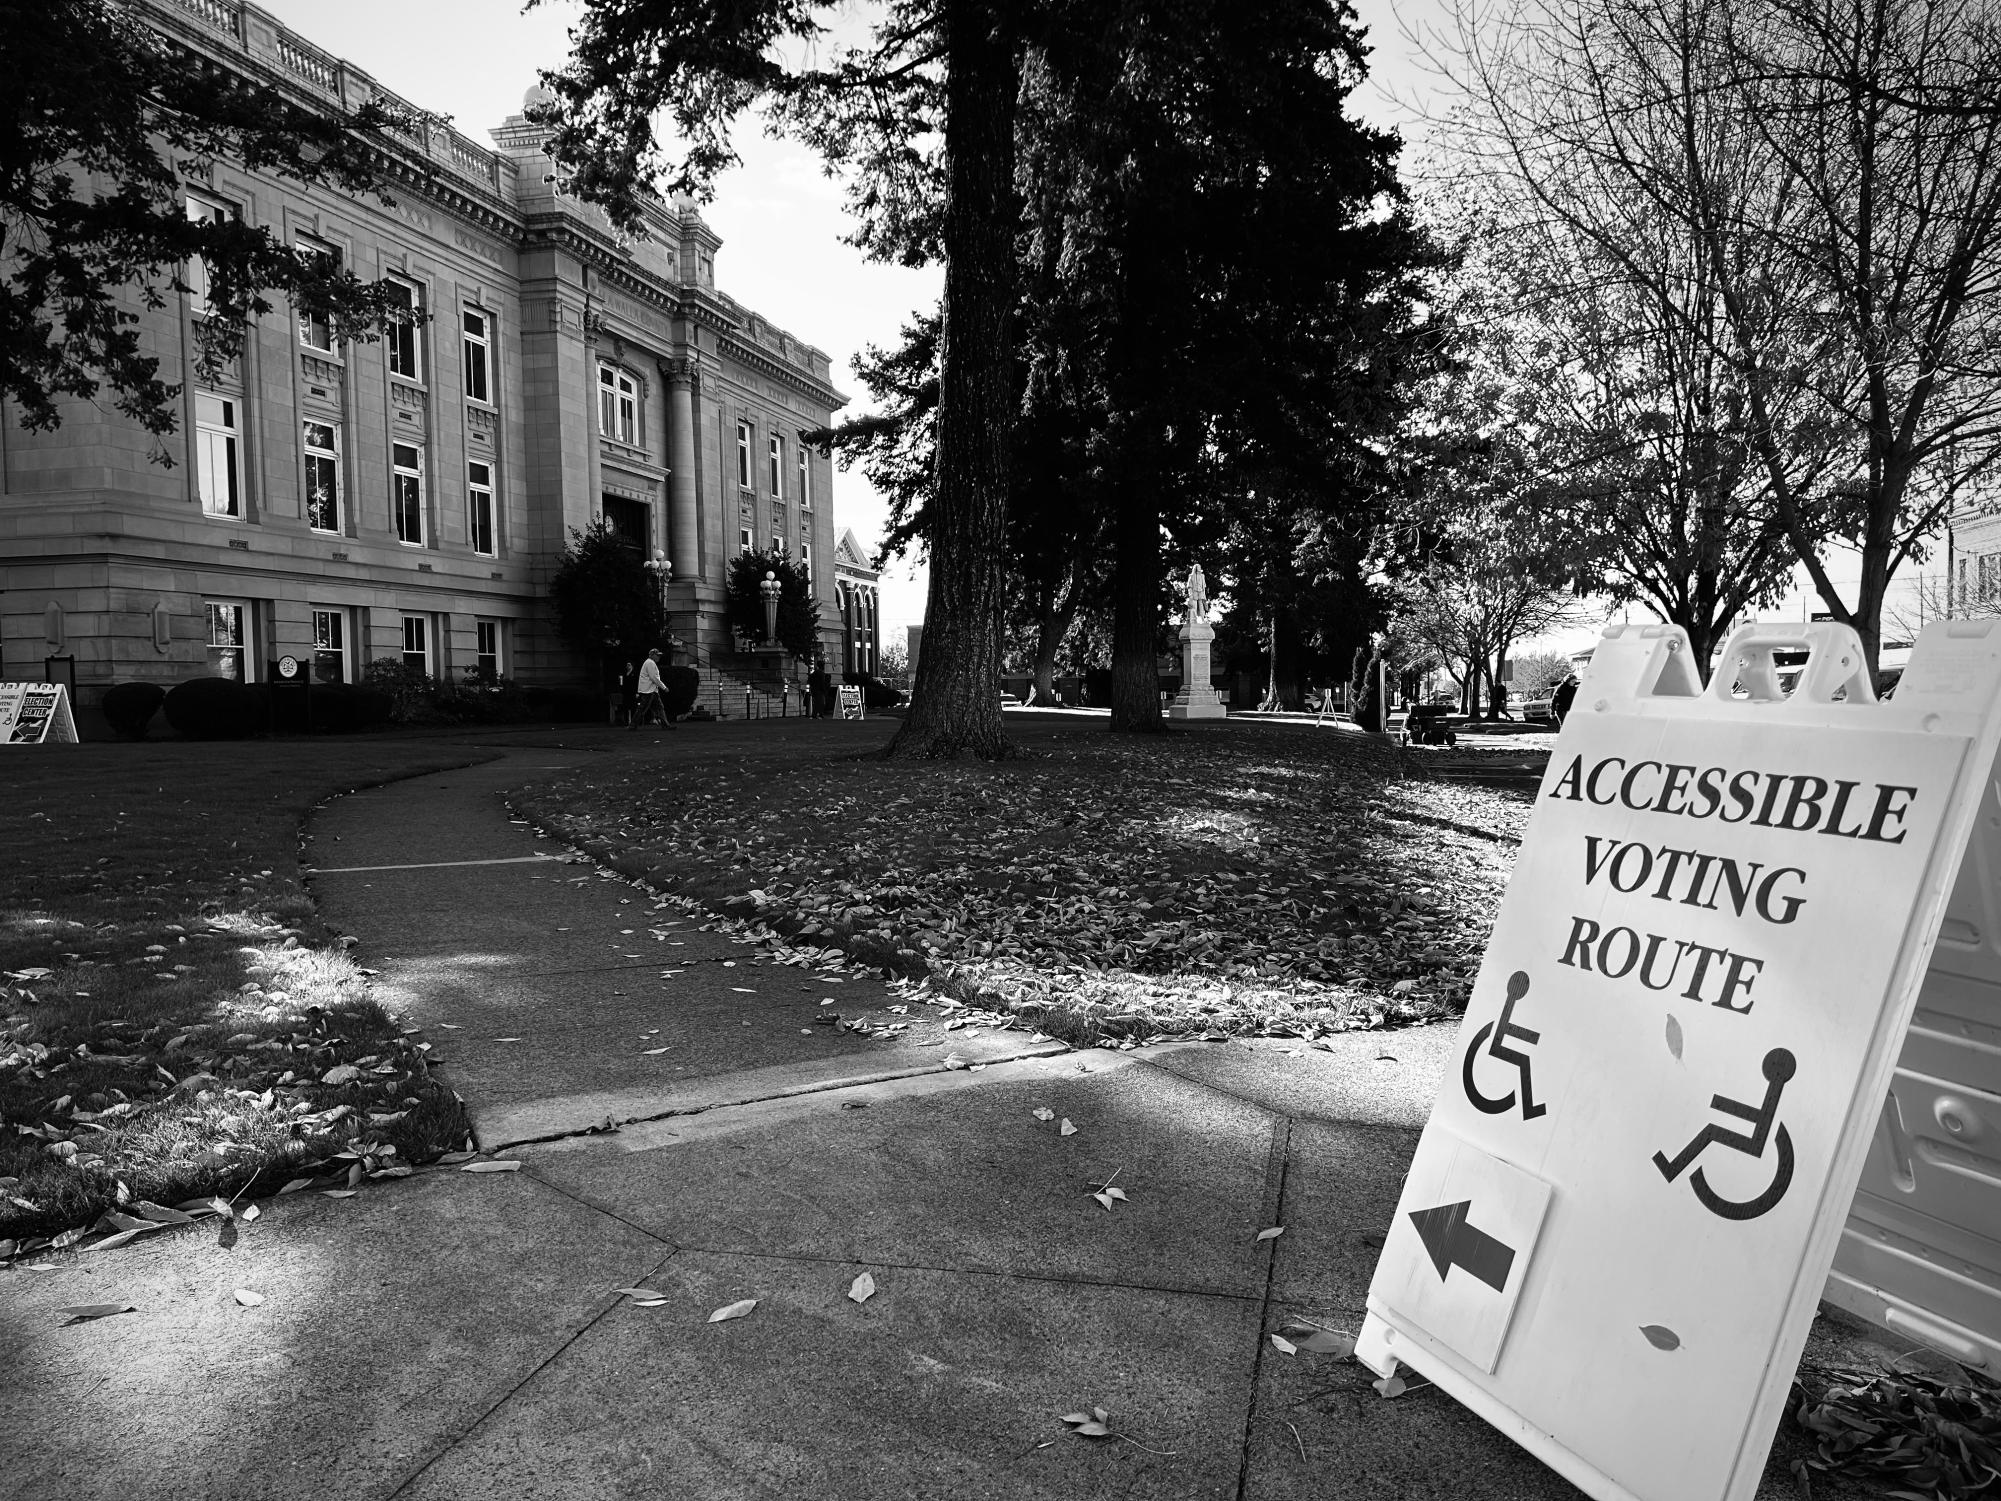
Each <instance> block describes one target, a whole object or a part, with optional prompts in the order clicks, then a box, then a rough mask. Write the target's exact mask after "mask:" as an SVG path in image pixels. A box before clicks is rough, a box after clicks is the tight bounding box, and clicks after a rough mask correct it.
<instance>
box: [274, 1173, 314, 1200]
mask: <svg viewBox="0 0 2001 1501" xmlns="http://www.w3.org/2000/svg"><path fill="white" fill-rule="evenodd" d="M312 1186H313V1180H312V1179H311V1178H294V1179H293V1180H292V1181H291V1182H289V1183H287V1184H286V1185H285V1186H284V1187H283V1188H281V1189H279V1190H278V1196H279V1197H280V1198H283V1197H284V1196H285V1195H286V1194H295V1193H297V1192H298V1191H299V1190H300V1189H302V1188H311V1187H312Z"/></svg>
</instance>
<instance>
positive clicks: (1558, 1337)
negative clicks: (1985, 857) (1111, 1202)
mask: <svg viewBox="0 0 2001 1501" xmlns="http://www.w3.org/2000/svg"><path fill="white" fill-rule="evenodd" d="M1801 648H1804V649H1805V650H1806V651H1807V652H1808V653H1809V658H1808V660H1807V663H1806V665H1805V667H1804V669H1803V670H1802V671H1801V673H1800V676H1799V678H1798V683H1797V686H1796V687H1795V688H1794V689H1793V691H1792V692H1791V693H1790V695H1788V694H1787V693H1786V692H1785V691H1784V690H1783V689H1782V688H1781V686H1780V681H1779V665H1778V664H1777V663H1775V661H1774V658H1775V656H1777V655H1779V654H1781V653H1784V652H1787V651H1794V652H1796V651H1798V650H1799V649H1801ZM1788 670H1790V669H1788ZM1997 743H2001V621H1951V622H1940V623H1938V624H1936V625H1934V626H1932V627H1930V628H1928V629H1927V630H1926V632H1925V633H1924V635H1923V637H1922V638H1921V639H1920V640H1919V642H1918V644H1917V647H1916V649H1915V651H1914V653H1913V656H1912V662H1911V667H1910V669H1909V670H1908V671H1907V673H1906V675H1905V679H1904V683H1903V684H1902V685H1900V687H1899V690H1898V694H1897V698H1896V700H1895V702H1894V703H1877V702H1876V700H1875V695H1874V693H1873V691H1872V689H1871V687H1870V683H1869V679H1868V674H1867V671H1866V666H1865V661H1864V658H1863V655H1862V652H1861V649H1860V643H1859V641H1858V640H1857V638H1856V637H1855V635H1854V633H1853V632H1852V631H1851V630H1849V629H1848V628H1847V627H1845V626H1838V625H1807V626H1779V627H1773V626H1753V627H1748V628H1745V629H1741V630H1739V631H1738V632H1737V633H1736V634H1734V635H1733V636H1732V637H1731V639H1730V642H1729V644H1728V645H1727V646H1726V647H1725V648H1724V651H1723V655H1722V657H1721V659H1720V662H1719V665H1718V667H1717V669H1716V672H1715V674H1714V677H1713V679H1712V681H1711V683H1710V685H1709V687H1708V688H1707V689H1704V688H1702V687H1701V686H1700V684H1699V682H1698V680H1697V677H1696V674H1695V672H1694V669H1693V664H1692V663H1691V662H1690V661H1689V659H1688V644H1687V638H1686V637H1685V636H1684V635H1683V634H1682V633H1681V632H1680V631H1679V630H1678V629H1677V628H1674V627H1668V626H1647V627H1637V628H1636V627H1632V626H1613V627H1611V628H1609V629H1608V630H1607V631H1606V633H1605V638H1604V640H1603V641H1602V643H1601V644H1600V645H1599V647H1598V649H1597V651H1596V653H1595V654H1594V655H1593V657H1592V659H1591V663H1590V666H1589V668H1588V669H1587V672H1586V675H1585V678H1584V681H1583V683H1582V685H1581V686H1580V687H1579V689H1578V693H1577V698H1576V701H1575V704H1574V706H1573V709H1572V713H1571V716H1570V718H1569V719H1567V720H1566V721H1565V724H1564V728H1563V731H1562V734H1561V735H1560V737H1559V738H1558V740H1557V743H1556V748H1555V751H1554V753H1553V754H1552V756H1551V758H1550V764H1549V768H1548V771H1547V772H1546V774H1545V775H1544V778H1543V782H1542V786H1541V788H1540V790H1539V792H1538V794H1537V801H1536V805H1535V810H1534V812H1533V814H1532V816H1531V818H1530V821H1529V825H1528V831H1527V833H1526V835H1525V837H1524V840H1523V844H1522V848H1521V852H1520V855H1519V857H1518V860H1517V863H1516V867H1515V872H1514V875H1513V878H1512V879H1511V880H1510V882H1509V887H1508V892H1507V895H1506V897H1505V899H1504V900H1503V902H1502V906H1501V912H1500V916H1499V918H1498V920H1497V921H1496V923H1495V926H1494V932H1493V937H1492V939H1491V941H1490V942H1489V944H1488V947H1487V952H1486V957H1485V959H1484V961H1483V963H1482V966H1481V971H1480V975H1479V979H1478V981H1477V982H1476V984H1475V987H1474V992H1473V998H1472V1000H1471V1002H1470V1003H1469V1005H1468V1007H1467V1012H1466V1017H1465V1020H1464V1022H1463V1024H1462V1026H1461V1029H1460V1039H1459V1043H1458V1054H1459V1063H1458V1066H1457V1067H1456V1068H1454V1069H1452V1070H1450V1071H1449V1072H1448V1076H1447V1078H1446V1080H1445V1082H1444V1084H1443V1085H1442V1086H1441V1089H1440V1093H1439V1097H1438V1099H1437V1101H1436V1103H1435V1105H1434V1107H1433V1110H1432V1114H1431V1117H1430V1120H1429V1123H1428V1124H1427V1125H1426V1128H1425V1131H1424V1135H1423V1138H1422V1140H1421V1141H1420V1143H1419V1145H1418V1150H1417V1155H1416V1158H1415V1160H1414V1161H1413V1163H1412V1166H1411V1170H1410V1174H1409V1176H1408V1178H1407V1179H1406V1180H1405V1184H1404V1191H1403V1196H1402V1199H1401V1201H1400V1202H1399V1204H1398V1206H1397V1212H1396V1217H1395V1221H1394V1223H1393V1225H1392V1227H1391V1230H1390V1232H1389V1234H1388V1235H1387V1237H1386V1238H1385V1241H1384V1245H1383V1251H1382V1256H1381V1259H1380V1261H1379V1263H1378V1265H1377V1268H1376V1273H1375V1278H1374V1281H1373V1283H1372V1284H1371V1286H1370V1289H1369V1298H1368V1314H1367V1317H1366V1319H1365V1322H1364V1324H1363V1328H1362V1332H1361V1335H1360V1337H1359V1340H1358V1342H1357V1350H1356V1353H1357V1355H1358V1356H1359V1357H1360V1358H1361V1359H1362V1360H1363V1361H1364V1362H1365V1363H1366V1364H1368V1365H1369V1366H1370V1367H1371V1368H1372V1369H1374V1370H1376V1371H1377V1372H1378V1373H1379V1374H1382V1375H1388V1374H1390V1373H1392V1372H1393V1371H1394V1370H1395V1369H1396V1367H1397V1366H1398V1365H1399V1364H1400V1363H1401V1364H1408V1365H1411V1366H1413V1367H1415V1368H1416V1369H1418V1370H1419V1371H1421V1372H1423V1373H1424V1374H1425V1375H1426V1376H1428V1377H1430V1378H1432V1379H1433V1380H1434V1381H1436V1383H1437V1384H1438V1385H1439V1386H1440V1387H1441V1388H1442V1389H1444V1390H1445V1391H1446V1392H1447V1393H1448V1394H1449V1395H1451V1396H1453V1397H1455V1398H1456V1399H1458V1400H1459V1401H1460V1402H1462V1403H1463V1404H1464V1405H1466V1406H1467V1407H1469V1408H1471V1409H1472V1410H1473V1411H1474V1412H1476V1413H1477V1414H1479V1415H1480V1416H1481V1417H1483V1418H1485V1419H1486V1420H1487V1421H1488V1422H1490V1423H1492V1424H1493V1425H1494V1426H1496V1427H1498V1428H1500V1429H1501V1430H1502V1431H1503V1432H1505V1433H1507V1434H1508V1435H1509V1436H1510V1437H1512V1438H1514V1439H1515V1440H1516V1441H1517V1442H1519V1443H1520V1444H1522V1445H1523V1446H1524V1447H1525V1448H1527V1449H1528V1450H1530V1451H1531V1452H1532V1453H1534V1454H1535V1455H1537V1456H1538V1457H1539V1458H1541V1459H1542V1460H1543V1461H1544V1462H1545V1463H1546V1464H1548V1465H1549V1466H1550V1467H1551V1468H1553V1469H1555V1470H1556V1471H1558V1472H1559V1473H1561V1474H1562V1475H1564V1476H1565V1477H1567V1478H1568V1479H1569V1480H1571V1481H1572V1482H1573V1483H1574V1484H1576V1485H1577V1486H1578V1487H1579V1488H1581V1489H1582V1490H1584V1491H1586V1492H1588V1493H1589V1494H1591V1495H1593V1496H1596V1497H1600V1498H1604V1501H1749V1498H1750V1497H1751V1496H1752V1494H1753V1493H1754V1491H1755V1490H1756V1488H1757V1485H1758V1480H1759V1476H1760V1474H1761V1472H1762V1469H1763V1466H1764V1462H1765V1457H1766V1453H1767V1450H1768V1447H1769V1443H1770V1439H1771V1435H1772V1432H1773V1430H1774V1429H1775V1427H1776V1426H1777V1423H1778V1420H1779V1417H1780V1414H1781V1412H1782V1411H1783V1408H1784V1404H1785V1401H1786V1397H1787V1392H1788V1389H1789V1387H1790V1384H1791V1381H1792V1377H1793V1373H1794V1370H1795V1368H1796V1366H1797V1363H1798V1358H1799V1353H1800V1350H1801V1349H1802V1347H1803V1346H1804V1344H1805V1340H1806V1334H1807V1329H1808V1326H1809V1324H1810V1323H1811V1322H1812V1319H1813V1315H1814V1311H1815V1308H1816V1306H1817V1305H1818V1302H1819V1300H1820V1297H1821V1293H1822V1289H1823V1286H1824V1284H1825V1283H1826V1281H1827V1277H1828V1269H1829V1265H1830V1263H1831V1262H1832V1260H1833V1257H1834V1253H1835V1246H1836V1242H1837V1240H1838V1239H1839V1237H1840V1236H1841V1233H1842V1226H1843V1222H1844V1220H1845V1219H1846V1218H1847V1216H1848V1212H1849V1206H1850V1202H1851V1200H1852V1199H1853V1198H1854V1195H1855V1187H1856V1182H1857V1179H1858V1177H1859V1175H1860V1173H1861V1170H1862V1165H1863V1159H1864V1155H1865V1153H1866V1152H1867V1151H1868V1149H1869V1146H1870V1141H1871V1137H1872V1134H1873V1133H1874V1132H1875V1131H1876V1129H1877V1126H1878V1121H1879V1118H1880V1117H1881V1115H1882V1113H1883V1101H1884V1098H1885V1091H1886V1089H1887V1088H1888V1086H1889V1083H1890V1078H1891V1072H1892V1069H1893V1068H1894V1067H1895V1065H1896V1062H1897V1056H1898V1050H1899V1048H1900V1046H1901V1045H1902V1042H1903V1038H1904V1033H1905V1029H1906V1027H1907V1025H1908V1023H1909V1020H1910V1016H1911V1012H1912V1007H1913V1004H1914V1002H1915V999H1916V996H1917V992H1918V988H1919V986H1920V985H1921V983H1922V982H1923V980H1924V976H1925V971H1926V966H1927V964H1928V962H1929V959H1930V955H1931V952H1932V946H1933V942H1934V939H1935V938H1936V936H1937V934H1938V931H1939V926H1940V922H1941V919H1942V917H1943V915H1944V912H1945V905H1946V898H1947V896H1948V894H1949V893H1950V891H1951V889H1952V886H1953V882H1954V878H1955V876H1956V874H1957V872H1958V870H1959V866H1960V862H1961V856H1962V853H1963V851H1964V850H1965V848H1966V845H1967V841H1968V837H1969V834H1970V831H1971V829H1972V827H1973V824H1974V820H1975V817H1976V815H1977V814H1979V813H1981V812H1982V811H1985V812H1987V813H1989V814H1990V815H1994V816H1996V817H1997V818H2001V808H1997V806H1996V805H1995V800H1996V792H1995V790H1994V787H1993V785H1992V783H1993V779H1992V778H1991V777H1989V776H1986V775H1985V773H1986V772H1987V771H1988V770H1989V768H1990V767H1992V765H1993V764H1994V759H1995V751H1996V746H1997ZM1983 800H1984V803H1985V805H1986V806H1985V808H1984V810H1983Z"/></svg>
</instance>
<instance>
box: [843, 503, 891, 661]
mask: <svg viewBox="0 0 2001 1501" xmlns="http://www.w3.org/2000/svg"><path fill="white" fill-rule="evenodd" d="M881 577H882V575H881V572H880V571H879V570H878V569H875V568H871V567H870V566H869V562H868V554H867V553H866V552H864V551H863V550H862V545H861V544H860V543H859V542H857V541H856V540H855V534H854V533H853V532H851V531H843V532H842V533H841V540H840V541H839V542H837V543H835V544H834V593H835V597H836V599H837V601H838V606H837V607H838V609H839V611H840V622H841V670H842V671H843V672H866V673H869V674H871V675H873V674H874V673H875V671H876V669H877V668H879V667H880V666H881V665H882V612H881V604H882V601H881V597H880V594H879V592H878V590H877V587H876V581H877V580H878V579H879V578H881Z"/></svg>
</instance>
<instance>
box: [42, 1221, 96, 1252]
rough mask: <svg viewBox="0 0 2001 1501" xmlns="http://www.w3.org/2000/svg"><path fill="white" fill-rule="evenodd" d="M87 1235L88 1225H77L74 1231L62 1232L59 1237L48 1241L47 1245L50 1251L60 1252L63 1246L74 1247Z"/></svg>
mask: <svg viewBox="0 0 2001 1501" xmlns="http://www.w3.org/2000/svg"><path fill="white" fill-rule="evenodd" d="M88 1234H90V1227H89V1226H88V1225H78V1226H76V1227H75V1228H74V1229H71V1230H65V1231H63V1233H62V1234H61V1235H58V1236H57V1237H56V1238H55V1239H54V1240H52V1241H50V1242H49V1245H50V1247H51V1248H52V1249H54V1250H57V1251H60V1250H62V1249H63V1248H64V1247H65V1246H73V1245H75V1244H76V1243H77V1242H78V1241H80V1240H82V1239H83V1238H84V1237H85V1236H86V1235H88Z"/></svg>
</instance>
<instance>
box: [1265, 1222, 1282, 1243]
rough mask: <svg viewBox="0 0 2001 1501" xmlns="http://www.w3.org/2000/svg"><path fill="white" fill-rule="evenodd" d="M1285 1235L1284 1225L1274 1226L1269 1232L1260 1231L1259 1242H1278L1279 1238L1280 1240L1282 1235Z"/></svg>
mask: <svg viewBox="0 0 2001 1501" xmlns="http://www.w3.org/2000/svg"><path fill="white" fill-rule="evenodd" d="M1283 1234H1285V1226H1283V1225H1273V1226H1272V1227H1271V1228H1270V1229H1269V1230H1260V1231H1258V1239H1259V1240H1277V1239H1278V1238H1279V1237H1280V1236H1281V1235H1283Z"/></svg>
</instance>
